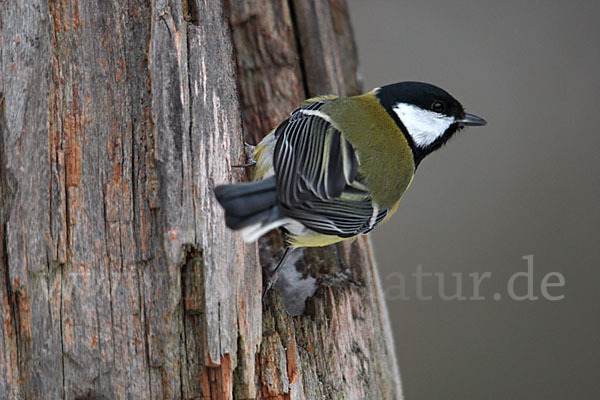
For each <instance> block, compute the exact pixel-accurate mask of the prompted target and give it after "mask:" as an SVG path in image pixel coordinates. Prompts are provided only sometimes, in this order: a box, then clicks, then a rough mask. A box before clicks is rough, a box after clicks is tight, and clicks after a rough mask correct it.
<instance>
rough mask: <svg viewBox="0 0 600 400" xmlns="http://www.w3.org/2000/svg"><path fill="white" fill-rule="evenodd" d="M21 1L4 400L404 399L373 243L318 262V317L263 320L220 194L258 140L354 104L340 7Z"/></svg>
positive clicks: (310, 260)
mask: <svg viewBox="0 0 600 400" xmlns="http://www.w3.org/2000/svg"><path fill="white" fill-rule="evenodd" d="M24 3H25V2H2V3H1V5H0V29H1V33H0V41H1V43H2V46H1V50H0V51H1V52H0V58H1V68H2V69H1V73H0V104H1V108H0V242H1V244H2V245H1V246H0V267H1V268H2V271H1V273H0V303H1V305H2V307H0V317H1V320H2V321H3V322H4V323H3V324H1V325H0V394H1V395H0V397H2V398H9V399H21V398H27V399H29V398H31V399H34V398H49V399H55V398H56V399H58V398H65V399H90V398H93V399H113V398H115V399H117V398H143V399H165V398H169V399H171V398H187V399H192V398H201V399H204V398H206V399H209V398H211V399H231V398H237V399H253V398H257V399H258V398H265V399H266V398H272V399H286V398H291V399H314V398H348V399H355V398H356V399H358V398H377V399H381V398H389V399H395V398H399V397H400V396H401V392H400V385H399V377H398V372H397V367H396V364H395V360H394V356H393V348H392V343H391V339H390V334H389V322H388V320H387V315H386V313H385V306H384V304H383V301H382V297H381V289H380V288H379V286H378V282H377V275H376V272H375V269H374V265H373V262H372V258H371V253H370V247H369V244H368V242H367V241H366V240H365V239H364V238H361V239H359V240H357V241H356V242H355V243H344V244H340V245H338V246H336V247H331V248H325V249H313V250H309V251H305V252H304V255H303V257H301V259H300V260H299V261H298V266H299V267H303V268H304V269H305V270H307V271H310V273H311V274H312V275H313V276H314V277H316V279H317V280H318V282H320V283H321V286H320V288H319V289H318V290H317V292H316V295H315V296H314V297H313V298H311V299H309V300H308V302H307V309H306V313H305V315H302V316H298V317H290V316H289V315H288V314H286V312H285V310H284V308H283V305H282V303H281V299H280V297H279V296H278V295H275V294H273V295H271V296H270V297H269V303H268V306H267V307H265V309H263V308H262V305H261V283H262V277H261V268H260V265H259V262H258V257H257V255H258V253H257V250H258V249H257V247H256V245H246V244H244V243H242V242H241V241H240V239H239V237H238V235H236V234H234V233H232V232H230V231H228V230H227V229H226V228H225V227H224V224H223V222H222V212H221V210H220V209H219V207H218V206H217V204H216V203H215V201H214V198H213V197H212V194H211V188H212V187H213V186H214V185H215V184H216V183H222V182H227V181H242V180H245V179H246V178H247V177H246V175H245V172H244V171H241V170H237V169H233V168H232V167H231V165H235V164H241V163H243V162H244V151H243V138H244V136H245V138H246V139H247V140H248V141H250V142H253V141H254V142H255V141H257V140H259V139H260V137H262V136H263V135H264V134H266V133H267V132H268V131H269V130H270V129H271V128H272V127H273V126H274V125H276V124H277V123H278V122H280V121H281V120H282V119H284V118H285V116H286V115H287V114H288V113H289V112H290V111H291V110H293V109H294V108H295V107H296V106H297V105H298V104H299V103H300V102H301V101H302V100H303V99H304V98H305V97H307V96H312V95H317V94H322V93H335V94H342V95H345V94H354V93H357V92H358V91H359V89H360V85H359V82H357V80H356V56H355V50H354V43H353V41H352V32H351V29H350V25H349V18H348V14H347V10H346V4H345V2H344V1H343V0H330V1H328V2H327V1H324V2H320V1H319V2H309V1H307V0H290V1H284V0H279V1H277V0H268V1H261V2H246V1H237V0H226V1H225V2H223V1H219V0H215V1H213V2H210V4H207V2H201V1H198V0H183V1H172V0H154V1H151V2H148V1H143V0H129V1H126V2H117V1H97V0H96V1H94V0H85V1H84V0H79V1H78V0H52V1H47V0H30V1H29V2H27V4H24ZM263 243H265V244H266V246H264V247H263V248H262V249H261V251H262V258H263V259H265V260H268V259H269V258H270V257H271V256H272V255H271V254H266V253H268V251H269V249H274V250H277V249H278V248H279V247H280V238H278V236H277V235H274V236H271V237H270V238H268V239H266V241H264V242H263ZM342 275H343V277H342V278H340V276H342Z"/></svg>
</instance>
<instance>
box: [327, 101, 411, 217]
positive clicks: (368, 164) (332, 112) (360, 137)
mask: <svg viewBox="0 0 600 400" xmlns="http://www.w3.org/2000/svg"><path fill="white" fill-rule="evenodd" d="M340 106H341V107H340ZM321 111H322V112H323V113H325V114H327V115H329V116H330V117H331V119H332V121H333V123H334V125H335V127H336V128H337V129H339V130H340V131H341V132H342V134H343V135H344V137H345V138H346V139H347V140H348V141H349V142H350V144H352V146H353V147H354V148H355V149H356V150H357V153H358V155H359V159H360V167H359V170H358V171H359V173H360V175H361V176H362V177H363V180H364V183H365V184H366V185H367V187H368V188H369V189H370V190H371V192H372V193H373V201H374V202H375V203H376V204H377V205H378V206H379V207H380V208H381V209H384V208H390V207H392V206H394V204H395V203H396V202H397V201H398V200H399V199H400V197H401V196H402V194H403V193H404V191H405V190H406V189H407V188H408V186H409V185H410V182H411V180H412V177H413V175H414V172H415V164H414V159H413V153H412V150H411V148H410V146H409V144H408V142H407V140H406V138H405V137H404V134H403V133H402V131H401V130H400V128H399V127H398V125H397V124H396V123H395V122H394V120H393V119H392V117H391V116H390V115H389V114H388V113H387V111H386V110H385V109H384V108H383V107H382V106H381V105H380V104H379V101H378V100H377V98H376V97H375V94H374V93H373V92H369V93H366V94H363V95H360V96H355V97H348V98H338V99H336V100H334V101H332V102H329V103H327V104H325V105H324V106H323V108H322V109H321Z"/></svg>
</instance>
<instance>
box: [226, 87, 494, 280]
mask: <svg viewBox="0 0 600 400" xmlns="http://www.w3.org/2000/svg"><path fill="white" fill-rule="evenodd" d="M486 124H487V122H486V121H485V120H484V119H483V118H481V117H478V116H476V115H473V114H469V113H466V112H465V110H464V107H463V106H462V105H461V103H459V101H458V100H456V99H455V98H454V97H452V95H450V94H449V93H448V92H446V91H445V90H443V89H441V88H439V87H437V86H434V85H432V84H428V83H424V82H398V83H393V84H389V85H385V86H381V87H377V88H375V89H373V90H371V91H370V92H367V93H365V94H361V95H357V96H351V97H338V96H334V95H325V96H318V97H314V98H311V99H308V100H306V101H305V102H304V103H303V104H302V105H301V106H300V107H299V108H298V109H296V110H295V111H293V112H292V113H291V114H290V116H289V118H287V119H286V120H284V121H283V122H282V123H281V124H279V125H278V126H277V127H276V128H275V129H273V130H272V131H271V132H270V133H269V134H268V135H267V136H265V137H264V139H262V141H260V143H258V145H257V146H256V148H255V150H254V152H253V158H254V160H253V162H252V163H250V164H247V165H254V167H255V169H254V176H253V181H252V182H246V183H235V184H224V185H219V186H217V187H215V188H214V193H215V196H216V199H217V201H218V202H219V203H220V204H221V206H222V207H223V209H224V210H225V224H226V226H227V227H229V228H230V229H233V230H239V231H240V232H241V235H242V238H243V239H244V241H246V242H253V241H255V240H257V239H258V238H259V237H260V236H262V235H264V234H266V233H267V232H269V231H271V230H273V229H276V228H280V229H281V230H282V231H283V234H284V239H285V241H284V242H285V249H286V250H285V253H284V255H283V257H282V258H281V260H280V261H279V263H278V265H277V267H276V268H275V270H274V271H276V270H277V269H278V268H279V266H280V265H281V264H282V262H283V260H284V259H285V258H286V257H287V255H288V254H289V251H290V250H291V249H294V248H299V247H317V246H327V245H330V244H333V243H337V242H340V241H342V240H347V239H352V238H355V237H357V236H358V235H361V234H366V233H368V232H370V231H371V230H372V229H373V228H374V227H375V226H377V225H378V224H380V223H382V222H384V221H386V220H388V219H389V218H390V216H391V215H392V214H394V213H395V211H396V210H397V208H398V204H399V202H400V199H401V198H402V195H403V194H404V192H405V191H406V189H407V188H408V187H409V186H410V184H411V182H412V180H413V177H414V175H415V171H416V170H417V167H418V166H419V165H420V163H421V162H422V161H423V159H424V158H425V157H426V156H428V155H429V154H431V153H432V152H434V151H436V150H438V149H439V148H441V147H442V146H443V145H444V144H445V143H446V142H448V140H449V139H450V138H451V137H453V136H454V135H455V134H456V133H457V132H459V131H460V130H461V129H463V128H464V127H467V126H483V125H486ZM247 165H246V166H247Z"/></svg>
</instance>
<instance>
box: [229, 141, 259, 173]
mask: <svg viewBox="0 0 600 400" xmlns="http://www.w3.org/2000/svg"><path fill="white" fill-rule="evenodd" d="M255 149H256V146H252V145H251V144H248V143H246V142H244V153H246V159H247V160H248V162H247V163H245V164H239V165H232V167H233V168H248V167H252V166H254V165H255V164H256V160H255V159H254V150H255Z"/></svg>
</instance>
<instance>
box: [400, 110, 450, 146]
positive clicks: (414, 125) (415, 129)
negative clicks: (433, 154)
mask: <svg viewBox="0 0 600 400" xmlns="http://www.w3.org/2000/svg"><path fill="white" fill-rule="evenodd" d="M393 110H394V112H395V113H396V114H397V115H398V118H400V121H402V123H403V124H404V126H405V127H406V129H408V134H409V135H410V136H411V137H412V139H413V141H414V142H415V144H416V145H417V146H419V147H427V146H429V145H430V144H431V143H433V142H435V140H436V139H438V138H439V137H440V136H442V135H443V134H444V132H446V129H448V128H449V127H450V125H452V123H454V117H448V116H447V115H443V114H438V113H436V112H433V111H428V110H423V109H422V108H420V107H417V106H415V105H414V104H407V103H398V104H396V105H395V106H394V108H393Z"/></svg>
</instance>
